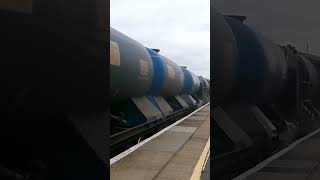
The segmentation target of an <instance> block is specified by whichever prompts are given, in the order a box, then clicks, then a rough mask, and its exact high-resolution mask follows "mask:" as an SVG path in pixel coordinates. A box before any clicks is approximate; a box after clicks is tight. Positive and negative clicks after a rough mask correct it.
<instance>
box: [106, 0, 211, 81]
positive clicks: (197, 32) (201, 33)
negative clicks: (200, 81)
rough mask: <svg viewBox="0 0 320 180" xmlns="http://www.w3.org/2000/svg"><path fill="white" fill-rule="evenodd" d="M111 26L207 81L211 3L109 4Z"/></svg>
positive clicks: (143, 0)
mask: <svg viewBox="0 0 320 180" xmlns="http://www.w3.org/2000/svg"><path fill="white" fill-rule="evenodd" d="M110 23H111V26H112V27H113V28H115V29H117V30H119V31H120V32H122V33H124V34H126V35H128V36H129V37H131V38H133V39H135V40H137V41H138V42H140V43H141V44H142V45H144V46H146V47H151V48H157V49H160V53H161V54H162V55H164V56H166V57H167V58H169V59H170V60H172V61H174V62H175V63H177V64H178V65H180V66H187V67H188V69H190V70H191V71H192V72H194V73H195V74H197V75H201V76H204V77H206V78H209V77H210V0H161V1H154V0H111V1H110Z"/></svg>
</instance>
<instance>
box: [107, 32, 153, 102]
mask: <svg viewBox="0 0 320 180" xmlns="http://www.w3.org/2000/svg"><path fill="white" fill-rule="evenodd" d="M152 79H153V63H152V60H151V57H150V55H149V53H148V51H147V50H146V49H145V47H144V46H142V45H141V44H140V43H138V42H137V41H135V40H133V39H131V38H129V37H128V36H126V35H124V34H122V33H120V32H119V31H117V30H115V29H113V28H110V90H111V92H110V93H111V97H112V101H119V100H123V99H126V98H129V97H137V96H143V95H145V94H146V93H147V92H148V90H149V89H150V87H151V83H152Z"/></svg>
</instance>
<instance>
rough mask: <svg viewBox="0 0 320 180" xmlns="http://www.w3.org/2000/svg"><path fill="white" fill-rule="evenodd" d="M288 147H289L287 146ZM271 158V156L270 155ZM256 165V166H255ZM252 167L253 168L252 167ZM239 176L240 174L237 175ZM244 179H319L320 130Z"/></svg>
mask: <svg viewBox="0 0 320 180" xmlns="http://www.w3.org/2000/svg"><path fill="white" fill-rule="evenodd" d="M288 148H290V147H288ZM271 158H272V157H271ZM256 167H257V166H256ZM253 169H254V168H253ZM239 177H241V175H240V176H239ZM239 177H238V178H235V179H245V180H269V179H272V180H283V179H284V180H289V179H290V180H319V179H320V131H319V129H318V130H317V131H316V132H315V133H314V134H313V135H311V136H310V137H307V138H305V139H303V140H302V141H301V142H299V143H298V144H296V145H295V146H294V147H292V148H290V149H288V151H287V152H286V153H283V154H282V155H280V156H279V157H277V158H274V159H273V160H272V161H270V162H269V163H266V164H264V165H263V166H261V167H260V168H259V169H256V170H255V171H254V172H252V173H250V175H249V176H246V177H245V178H239Z"/></svg>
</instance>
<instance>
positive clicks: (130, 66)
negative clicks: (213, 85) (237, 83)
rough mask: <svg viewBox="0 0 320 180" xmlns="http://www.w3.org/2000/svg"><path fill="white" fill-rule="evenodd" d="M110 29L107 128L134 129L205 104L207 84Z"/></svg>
mask: <svg viewBox="0 0 320 180" xmlns="http://www.w3.org/2000/svg"><path fill="white" fill-rule="evenodd" d="M159 52H160V50H158V49H151V48H148V47H144V46H143V45H141V44H140V43H138V42H137V41H135V40H133V39H131V38H130V37H128V36H126V35H124V34H122V33H120V32H119V31H117V30H115V29H114V28H110V82H111V84H110V93H111V98H112V104H111V115H112V116H111V117H112V119H111V126H112V127H111V128H113V127H122V128H123V127H127V128H129V127H134V126H137V125H141V124H144V123H148V122H151V121H155V120H159V119H165V118H166V117H168V116H171V115H173V114H175V113H176V112H180V111H184V110H191V109H194V108H196V107H199V106H201V105H203V104H204V103H206V102H208V101H209V90H208V89H209V82H208V80H207V79H204V78H202V77H201V76H196V75H195V74H194V73H192V72H191V71H189V70H188V69H187V68H186V67H181V66H179V65H178V64H176V63H175V62H173V61H171V60H170V59H168V58H166V57H164V56H163V55H161V54H160V53H159Z"/></svg>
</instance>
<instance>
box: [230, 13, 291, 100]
mask: <svg viewBox="0 0 320 180" xmlns="http://www.w3.org/2000/svg"><path fill="white" fill-rule="evenodd" d="M225 19H226V21H227V22H228V24H229V25H230V27H231V29H232V32H233V33H234V36H235V38H236V41H237V47H238V56H239V58H238V60H237V62H236V74H237V78H236V81H235V82H236V88H235V89H234V93H233V95H234V96H233V97H234V98H235V99H236V100H237V101H246V102H250V103H261V102H267V101H271V100H274V99H275V98H276V97H277V96H279V95H281V93H282V92H283V90H284V86H285V84H286V80H287V79H286V78H287V77H286V76H287V62H286V59H285V56H284V54H283V52H282V50H281V49H280V47H278V46H277V45H276V44H274V43H273V42H272V41H270V40H268V39H266V38H264V37H263V36H262V35H260V34H258V33H256V32H254V31H253V30H252V29H251V28H249V27H248V26H246V25H245V24H243V23H242V22H241V21H239V20H236V19H233V18H230V17H225Z"/></svg>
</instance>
